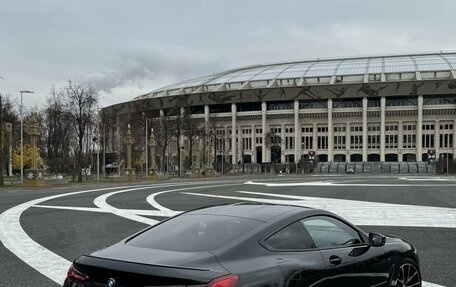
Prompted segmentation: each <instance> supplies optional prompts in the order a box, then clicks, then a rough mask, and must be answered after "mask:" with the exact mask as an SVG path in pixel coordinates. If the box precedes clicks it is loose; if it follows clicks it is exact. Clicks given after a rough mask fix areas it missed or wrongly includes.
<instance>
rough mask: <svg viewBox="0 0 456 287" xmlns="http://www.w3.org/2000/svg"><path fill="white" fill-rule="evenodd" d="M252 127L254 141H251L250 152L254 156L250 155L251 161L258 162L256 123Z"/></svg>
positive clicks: (251, 138) (251, 135) (251, 136)
mask: <svg viewBox="0 0 456 287" xmlns="http://www.w3.org/2000/svg"><path fill="white" fill-rule="evenodd" d="M250 129H251V133H250V140H251V141H252V142H251V143H250V152H251V154H252V156H251V157H250V161H251V163H257V159H256V150H255V125H252V126H251V127H250Z"/></svg>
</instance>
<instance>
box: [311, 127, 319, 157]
mask: <svg viewBox="0 0 456 287" xmlns="http://www.w3.org/2000/svg"><path fill="white" fill-rule="evenodd" d="M317 129H318V125H317V123H316V122H314V123H313V127H312V150H314V151H315V152H317V149H318V134H317Z"/></svg>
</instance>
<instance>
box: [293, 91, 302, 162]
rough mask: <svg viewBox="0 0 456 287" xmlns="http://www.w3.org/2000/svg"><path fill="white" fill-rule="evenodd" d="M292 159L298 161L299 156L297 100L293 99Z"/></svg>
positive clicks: (299, 130)
mask: <svg viewBox="0 0 456 287" xmlns="http://www.w3.org/2000/svg"><path fill="white" fill-rule="evenodd" d="M294 130H295V131H294V151H295V156H294V161H295V162H298V161H299V159H300V158H301V141H300V138H301V136H300V134H301V128H300V126H299V101H298V100H295V101H294Z"/></svg>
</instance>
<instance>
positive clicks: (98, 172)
mask: <svg viewBox="0 0 456 287" xmlns="http://www.w3.org/2000/svg"><path fill="white" fill-rule="evenodd" d="M92 141H93V142H94V143H95V144H96V145H97V181H100V145H99V144H98V138H97V137H94V138H92Z"/></svg>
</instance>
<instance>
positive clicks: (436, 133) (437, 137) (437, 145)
mask: <svg viewBox="0 0 456 287" xmlns="http://www.w3.org/2000/svg"><path fill="white" fill-rule="evenodd" d="M434 149H435V157H436V158H437V159H438V158H440V157H439V156H440V121H439V120H435V123H434Z"/></svg>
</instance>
